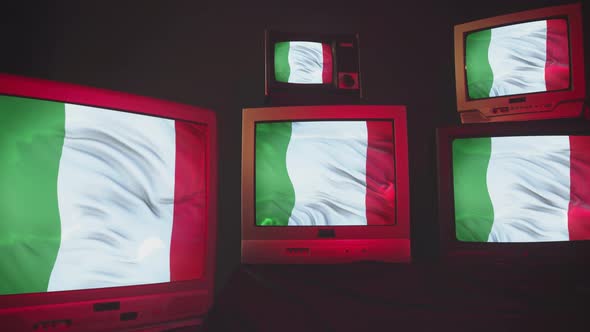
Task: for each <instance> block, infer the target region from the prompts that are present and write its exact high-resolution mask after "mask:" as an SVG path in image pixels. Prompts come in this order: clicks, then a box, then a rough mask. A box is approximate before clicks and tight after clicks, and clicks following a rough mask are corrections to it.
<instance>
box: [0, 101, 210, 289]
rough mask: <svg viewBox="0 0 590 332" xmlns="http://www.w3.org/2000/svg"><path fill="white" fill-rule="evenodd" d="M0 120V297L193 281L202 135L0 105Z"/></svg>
mask: <svg viewBox="0 0 590 332" xmlns="http://www.w3.org/2000/svg"><path fill="white" fill-rule="evenodd" d="M0 116H1V117H2V119H1V121H0V155H1V156H2V158H0V254H1V256H2V259H0V295H2V294H19V293H31V292H45V291H58V290H76V289H87V288H99V287H111V286H126V285H137V284H147V283H159V282H168V281H173V280H187V279H194V278H198V277H199V276H200V275H201V274H202V264H200V263H202V261H203V257H202V253H203V248H202V247H203V243H204V242H203V241H204V239H203V234H202V232H203V229H204V228H203V227H204V226H202V225H203V224H204V218H205V210H204V208H205V204H204V202H205V197H204V194H205V183H204V181H205V180H204V170H205V164H204V163H205V142H206V137H205V136H204V128H203V127H202V126H200V125H197V124H191V123H188V122H181V121H174V120H168V119H162V118H157V117H151V116H144V115H137V114H131V113H125V112H118V111H112V110H105V109H99V108H93V107H87V106H80V105H72V104H64V103H58V102H49V101H42V100H35V99H26V98H16V97H8V96H1V97H0ZM199 262H200V263H199Z"/></svg>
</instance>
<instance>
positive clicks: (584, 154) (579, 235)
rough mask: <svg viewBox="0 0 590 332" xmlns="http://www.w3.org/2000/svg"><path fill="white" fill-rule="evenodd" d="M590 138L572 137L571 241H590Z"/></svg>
mask: <svg viewBox="0 0 590 332" xmlns="http://www.w3.org/2000/svg"><path fill="white" fill-rule="evenodd" d="M589 181H590V137H589V136H570V204H569V210H568V229H569V234H570V240H588V239H590V185H589Z"/></svg>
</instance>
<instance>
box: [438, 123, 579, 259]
mask: <svg viewBox="0 0 590 332" xmlns="http://www.w3.org/2000/svg"><path fill="white" fill-rule="evenodd" d="M437 140H438V141H437V145H438V180H439V188H438V199H439V222H440V234H441V243H442V251H441V254H442V257H443V259H449V261H461V262H463V261H472V262H510V261H513V260H518V261H520V263H523V262H532V263H549V262H553V263H568V262H573V263H584V264H585V263H586V262H587V261H588V259H589V258H590V186H589V185H588V181H589V180H588V179H590V125H589V124H587V123H584V122H582V123H578V122H575V120H573V119H562V120H550V121H547V120H546V121H535V122H534V123H528V124H527V126H523V125H522V123H518V122H513V123H502V124H500V123H493V124H471V125H465V126H462V127H452V128H440V129H438V131H437Z"/></svg>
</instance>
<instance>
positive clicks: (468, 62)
mask: <svg viewBox="0 0 590 332" xmlns="http://www.w3.org/2000/svg"><path fill="white" fill-rule="evenodd" d="M584 75H585V72H584V39H583V38H582V14H581V5H580V4H572V5H563V6H556V7H547V8H542V9H535V10H529V11H523V12H518V13H513V14H508V15H502V16H496V17H491V18H486V19H482V20H478V21H473V22H469V23H465V24H459V25H456V26H455V81H456V91H457V110H458V112H459V115H460V118H461V122H462V123H482V122H499V121H527V120H538V119H551V118H571V117H580V116H581V115H582V112H583V109H584V100H585V98H586V83H585V77H584Z"/></svg>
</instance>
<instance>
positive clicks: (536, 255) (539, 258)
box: [436, 119, 590, 264]
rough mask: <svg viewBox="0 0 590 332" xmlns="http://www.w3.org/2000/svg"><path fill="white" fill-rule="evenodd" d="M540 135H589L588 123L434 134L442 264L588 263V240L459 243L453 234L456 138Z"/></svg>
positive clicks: (480, 128) (498, 126) (479, 126)
mask: <svg viewBox="0 0 590 332" xmlns="http://www.w3.org/2000/svg"><path fill="white" fill-rule="evenodd" d="M531 135H532V136H540V135H590V123H586V122H580V121H576V120H574V119H562V120H545V121H535V122H531V123H527V125H526V126H523V124H522V123H518V122H512V123H501V124H500V123H488V124H470V125H463V126H461V127H445V128H437V130H436V145H437V173H438V174H437V177H438V221H439V230H440V244H441V252H440V253H441V256H442V259H443V260H445V261H455V262H473V263H477V262H483V263H506V262H518V263H530V264H550V263H557V264H565V263H582V264H584V263H585V262H587V260H588V259H590V240H587V241H555V242H527V243H523V242H462V241H459V240H457V238H456V233H455V211H454V210H455V204H454V190H453V165H452V141H453V140H454V139H455V138H471V137H499V136H531Z"/></svg>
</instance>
